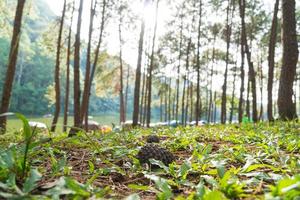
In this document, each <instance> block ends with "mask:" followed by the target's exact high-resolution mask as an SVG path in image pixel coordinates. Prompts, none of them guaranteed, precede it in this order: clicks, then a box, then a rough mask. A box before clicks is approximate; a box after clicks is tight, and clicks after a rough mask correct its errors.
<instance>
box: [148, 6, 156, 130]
mask: <svg viewBox="0 0 300 200" xmlns="http://www.w3.org/2000/svg"><path fill="white" fill-rule="evenodd" d="M158 5H159V0H157V1H156V8H155V22H154V30H153V31H154V32H153V39H152V49H151V58H150V66H149V77H148V78H149V85H148V86H149V88H148V102H147V127H149V126H150V121H151V96H152V71H153V65H154V48H155V40H156V30H157V17H158Z"/></svg>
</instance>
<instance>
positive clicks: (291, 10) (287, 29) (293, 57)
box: [278, 0, 299, 120]
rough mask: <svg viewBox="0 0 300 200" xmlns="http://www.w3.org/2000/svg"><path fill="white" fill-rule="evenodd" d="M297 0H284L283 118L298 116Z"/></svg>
mask: <svg viewBox="0 0 300 200" xmlns="http://www.w3.org/2000/svg"><path fill="white" fill-rule="evenodd" d="M295 4H296V3H295V0H282V46H283V55H282V68H281V73H280V83H279V92H278V111H279V116H280V118H281V119H282V120H292V119H295V118H296V117H297V114H296V106H295V103H294V102H293V99H292V98H293V83H294V79H295V75H296V66H297V62H298V54H299V50H298V43H297V33H296V19H295V6H296V5H295Z"/></svg>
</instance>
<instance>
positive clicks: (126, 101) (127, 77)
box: [124, 66, 130, 121]
mask: <svg viewBox="0 0 300 200" xmlns="http://www.w3.org/2000/svg"><path fill="white" fill-rule="evenodd" d="M129 69H130V68H129V66H127V75H126V89H125V103H124V104H125V121H126V116H127V105H128V92H129V74H130V71H129Z"/></svg>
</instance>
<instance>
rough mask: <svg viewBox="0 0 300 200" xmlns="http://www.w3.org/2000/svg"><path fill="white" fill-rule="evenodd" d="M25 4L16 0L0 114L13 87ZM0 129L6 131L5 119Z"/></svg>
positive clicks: (1, 119) (8, 100)
mask: <svg viewBox="0 0 300 200" xmlns="http://www.w3.org/2000/svg"><path fill="white" fill-rule="evenodd" d="M25 2H26V0H18V4H17V9H16V13H15V19H14V28H13V35H12V39H11V43H10V51H9V58H8V65H7V71H6V78H5V82H4V85H3V93H2V100H1V108H0V114H1V113H6V112H7V111H8V108H9V102H10V97H11V92H12V86H13V81H14V76H15V71H16V63H17V58H18V51H19V42H20V37H21V26H22V17H23V9H24V5H25ZM0 129H1V130H0V131H3V132H5V131H6V117H0Z"/></svg>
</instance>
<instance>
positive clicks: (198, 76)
mask: <svg viewBox="0 0 300 200" xmlns="http://www.w3.org/2000/svg"><path fill="white" fill-rule="evenodd" d="M201 18H202V0H200V5H199V22H198V40H197V64H196V65H197V92H196V93H197V98H196V116H195V119H196V126H198V122H199V119H200V115H201V114H200V109H201V108H200V101H201V99H200V35H201Z"/></svg>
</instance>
